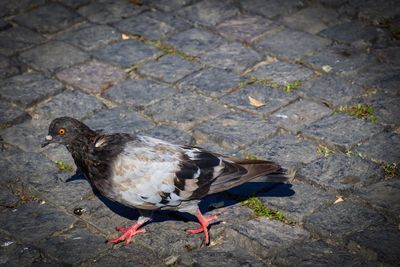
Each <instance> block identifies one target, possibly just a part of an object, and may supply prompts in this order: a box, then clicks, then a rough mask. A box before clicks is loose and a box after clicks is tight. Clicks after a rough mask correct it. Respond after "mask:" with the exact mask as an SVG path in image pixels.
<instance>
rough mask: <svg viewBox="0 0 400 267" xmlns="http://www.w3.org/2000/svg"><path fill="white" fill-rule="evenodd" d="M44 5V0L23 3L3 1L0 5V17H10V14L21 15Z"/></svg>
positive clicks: (9, 0) (26, 0)
mask: <svg viewBox="0 0 400 267" xmlns="http://www.w3.org/2000/svg"><path fill="white" fill-rule="evenodd" d="M43 4H45V0H25V1H13V0H4V1H1V3H0V10H1V11H0V15H1V17H3V16H10V15H12V14H17V13H21V12H24V11H27V10H29V9H32V8H35V7H37V6H40V5H43Z"/></svg>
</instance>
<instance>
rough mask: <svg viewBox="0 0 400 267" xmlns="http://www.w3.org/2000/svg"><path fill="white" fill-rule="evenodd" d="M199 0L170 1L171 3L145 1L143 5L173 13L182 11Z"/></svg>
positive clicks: (154, 0)
mask: <svg viewBox="0 0 400 267" xmlns="http://www.w3.org/2000/svg"><path fill="white" fill-rule="evenodd" d="M196 1H197V0H169V1H162V2H160V1H158V0H144V1H143V3H144V4H145V5H149V6H155V7H157V8H158V9H160V10H162V11H164V12H171V11H176V10H178V9H181V8H182V7H184V6H187V5H190V4H192V3H194V2H196Z"/></svg>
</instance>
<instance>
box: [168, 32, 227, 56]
mask: <svg viewBox="0 0 400 267" xmlns="http://www.w3.org/2000/svg"><path fill="white" fill-rule="evenodd" d="M167 42H168V43H169V44H171V45H172V46H174V47H176V48H177V49H179V50H181V51H183V52H185V53H188V54H190V55H194V56H199V55H201V54H203V53H204V52H207V51H210V50H212V49H214V48H216V47H217V46H219V45H221V44H222V42H223V41H222V38H221V37H219V36H218V35H215V34H213V33H211V32H208V31H205V30H200V29H196V28H194V29H190V30H187V31H184V32H180V33H178V34H176V35H174V36H172V37H170V38H168V40H167Z"/></svg>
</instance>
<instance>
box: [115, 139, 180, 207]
mask: <svg viewBox="0 0 400 267" xmlns="http://www.w3.org/2000/svg"><path fill="white" fill-rule="evenodd" d="M178 169H179V161H178V160H177V158H176V157H175V155H174V152H171V151H165V149H160V147H157V146H156V145H150V146H149V145H148V144H141V143H139V144H138V143H137V142H132V143H127V144H126V147H125V148H124V150H123V151H122V153H121V154H120V155H118V156H117V157H116V158H115V160H114V161H113V164H112V168H111V173H112V174H111V179H110V181H111V184H112V191H113V195H114V196H115V197H114V198H115V200H116V201H118V202H121V203H123V204H125V205H127V206H133V207H137V208H142V209H158V208H161V207H164V206H178V205H179V204H180V203H181V199H180V197H179V196H178V195H177V194H176V193H174V191H175V185H174V178H175V173H176V171H177V170H178Z"/></svg>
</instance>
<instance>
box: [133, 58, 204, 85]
mask: <svg viewBox="0 0 400 267" xmlns="http://www.w3.org/2000/svg"><path fill="white" fill-rule="evenodd" d="M200 68H201V66H200V65H199V64H196V63H194V62H190V61H187V60H184V59H182V58H180V57H177V56H173V55H165V56H163V57H162V58H160V59H158V60H157V61H153V62H149V63H148V64H145V65H143V66H141V67H139V69H138V71H139V73H141V74H144V75H148V76H152V77H154V78H157V79H161V80H164V81H166V82H168V83H175V82H177V81H179V80H180V79H182V78H184V77H185V76H187V75H189V74H190V73H193V72H195V71H198V70H200Z"/></svg>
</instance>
